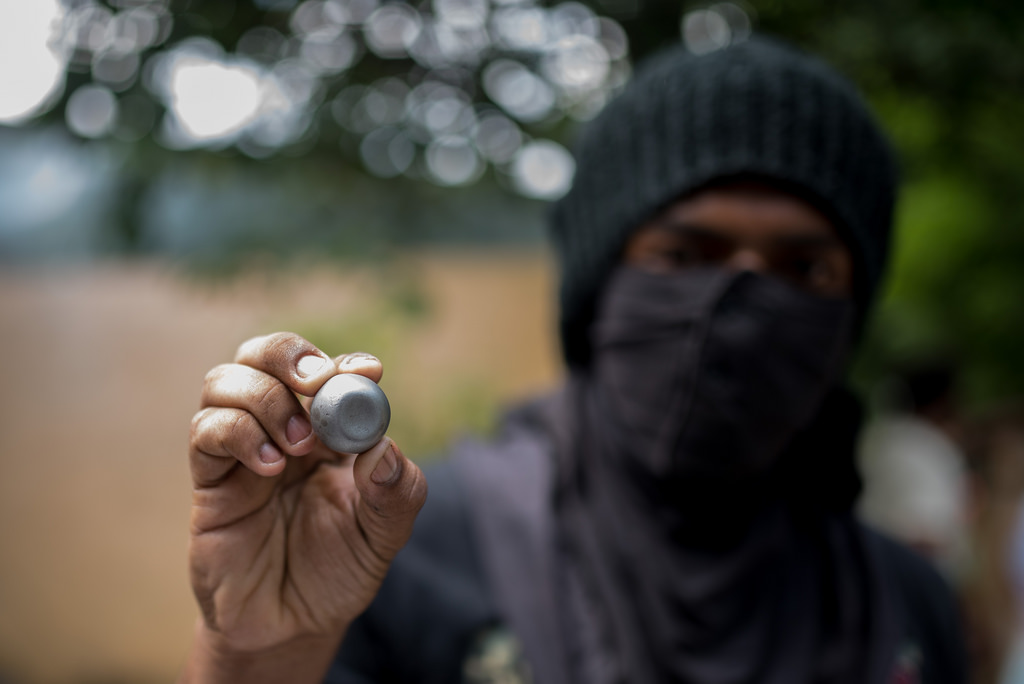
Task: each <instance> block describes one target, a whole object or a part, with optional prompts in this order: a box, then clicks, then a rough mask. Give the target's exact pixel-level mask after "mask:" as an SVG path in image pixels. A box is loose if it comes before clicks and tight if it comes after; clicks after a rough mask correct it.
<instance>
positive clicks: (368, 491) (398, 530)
mask: <svg viewBox="0 0 1024 684" xmlns="http://www.w3.org/2000/svg"><path fill="white" fill-rule="evenodd" d="M352 475H353V477H354V479H355V484H356V489H358V490H359V504H358V508H357V510H356V516H357V517H358V519H359V523H360V526H361V527H362V529H363V530H364V531H365V532H366V539H367V542H368V543H369V544H370V546H371V547H372V548H373V550H374V551H375V552H376V553H377V554H378V555H380V556H381V557H383V558H385V559H387V560H389V561H390V560H391V559H392V558H393V557H394V555H395V554H396V553H398V550H399V549H401V548H402V546H404V545H405V543H406V542H407V541H408V540H409V535H410V534H412V526H413V523H414V522H415V520H416V515H417V514H418V513H419V511H420V509H421V508H422V507H423V503H424V502H425V501H426V500H427V479H426V477H424V475H423V471H422V470H420V469H419V467H418V466H417V465H416V464H415V463H413V462H412V461H410V460H409V459H407V458H406V457H405V456H404V455H403V454H402V452H401V450H400V449H399V448H398V446H397V445H396V444H395V443H394V442H393V441H391V438H390V437H385V438H384V439H382V440H381V441H380V442H378V443H377V444H376V445H375V446H374V447H373V448H371V449H370V450H369V451H365V452H363V453H362V454H359V456H357V457H356V462H355V464H354V465H353V467H352Z"/></svg>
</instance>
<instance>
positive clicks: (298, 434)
mask: <svg viewBox="0 0 1024 684" xmlns="http://www.w3.org/2000/svg"><path fill="white" fill-rule="evenodd" d="M312 431H313V425H312V424H311V423H310V422H309V419H308V418H306V416H304V415H302V414H301V413H296V414H295V415H294V416H292V417H291V418H289V419H288V425H287V426H286V427H285V429H284V432H285V436H287V437H288V442H289V444H298V443H299V442H301V441H302V440H304V439H306V438H307V437H309V433H310V432H312Z"/></svg>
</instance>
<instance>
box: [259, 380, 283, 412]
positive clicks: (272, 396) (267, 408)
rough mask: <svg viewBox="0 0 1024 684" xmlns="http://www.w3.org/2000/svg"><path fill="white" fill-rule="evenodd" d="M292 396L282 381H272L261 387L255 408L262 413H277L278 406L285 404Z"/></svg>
mask: <svg viewBox="0 0 1024 684" xmlns="http://www.w3.org/2000/svg"><path fill="white" fill-rule="evenodd" d="M291 396H292V395H291V392H290V391H289V390H288V388H287V387H285V386H284V385H283V384H282V383H281V382H279V381H276V380H275V381H271V382H268V383H267V384H266V385H265V386H264V387H262V388H261V389H260V391H259V396H257V397H256V401H255V403H254V408H255V410H256V411H257V412H258V413H259V414H261V415H270V414H273V413H276V410H277V408H278V407H280V406H281V405H282V404H285V403H286V402H287V401H288V399H289V398H290V397H291Z"/></svg>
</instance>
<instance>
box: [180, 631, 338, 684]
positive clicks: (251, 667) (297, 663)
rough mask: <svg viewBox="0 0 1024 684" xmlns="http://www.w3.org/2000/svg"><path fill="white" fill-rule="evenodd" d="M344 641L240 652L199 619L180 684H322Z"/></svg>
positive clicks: (316, 639) (313, 639)
mask: <svg viewBox="0 0 1024 684" xmlns="http://www.w3.org/2000/svg"><path fill="white" fill-rule="evenodd" d="M343 637H344V632H341V633H339V634H337V635H333V636H320V635H318V636H308V637H296V638H295V639H292V640H290V641H288V642H286V643H283V644H280V645H276V646H273V647H269V648H264V649H259V650H240V649H238V648H235V647H233V646H232V645H231V644H230V643H229V641H228V640H227V639H225V638H224V636H223V635H222V634H220V633H218V632H216V631H214V630H211V629H210V628H209V627H207V626H206V623H205V622H204V621H203V619H202V618H199V619H198V620H196V628H195V636H194V639H193V642H192V649H191V651H190V653H189V657H188V661H187V662H186V664H185V668H184V670H183V671H182V675H181V677H180V678H179V680H178V681H179V684H219V683H220V682H224V683H228V682H246V683H247V684H274V683H277V682H287V683H288V684H292V683H293V682H294V683H295V684H300V683H301V682H317V683H318V682H322V681H323V678H324V674H325V673H326V672H327V669H328V668H329V667H330V665H331V661H332V660H333V658H334V654H335V652H336V651H337V650H338V646H339V645H340V643H341V640H342V638H343Z"/></svg>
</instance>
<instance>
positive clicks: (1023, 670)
mask: <svg viewBox="0 0 1024 684" xmlns="http://www.w3.org/2000/svg"><path fill="white" fill-rule="evenodd" d="M965 436H966V437H965V440H964V445H965V448H964V453H965V454H966V456H967V472H968V474H969V482H970V515H969V517H968V522H969V532H970V541H971V555H970V564H969V565H968V567H967V568H966V572H965V573H964V574H963V576H962V578H961V585H962V594H963V599H964V610H965V612H966V616H967V625H968V644H969V648H970V661H971V681H972V682H977V683H978V684H986V683H988V682H1004V683H1006V684H1010V683H1013V684H1019V683H1024V508H1022V502H1024V407H1022V406H1020V405H1004V406H1000V407H997V408H989V409H988V410H986V411H985V412H984V413H982V414H981V415H980V416H977V417H974V418H973V419H972V420H970V421H968V422H966V430H965Z"/></svg>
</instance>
